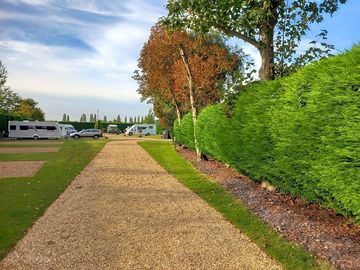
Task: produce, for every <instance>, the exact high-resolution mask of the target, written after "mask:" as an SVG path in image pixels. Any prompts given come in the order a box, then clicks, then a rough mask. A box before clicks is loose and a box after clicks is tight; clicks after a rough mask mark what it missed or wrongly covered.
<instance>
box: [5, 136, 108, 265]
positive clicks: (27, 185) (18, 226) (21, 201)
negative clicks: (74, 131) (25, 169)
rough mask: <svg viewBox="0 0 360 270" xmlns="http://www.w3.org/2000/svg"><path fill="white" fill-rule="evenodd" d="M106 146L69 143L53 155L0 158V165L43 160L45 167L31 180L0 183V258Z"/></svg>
mask: <svg viewBox="0 0 360 270" xmlns="http://www.w3.org/2000/svg"><path fill="white" fill-rule="evenodd" d="M106 142H107V140H76V141H74V140H71V141H70V140H69V141H66V142H65V143H64V144H62V145H59V147H60V150H59V152H57V153H26V154H2V155H1V158H0V160H1V161H13V160H45V161H46V163H45V164H44V165H43V167H42V168H41V169H40V170H39V172H38V173H37V174H36V175H35V176H34V177H18V178H2V179H0V258H2V257H4V256H5V255H6V253H7V252H8V251H9V250H10V248H11V247H12V246H13V245H14V244H15V243H16V241H17V240H19V239H20V238H21V237H22V236H23V234H24V232H25V231H26V229H27V228H29V227H30V226H31V225H32V224H33V223H34V221H35V220H36V219H38V218H39V217H40V216H41V215H42V214H43V213H44V211H45V210H46V209H47V208H48V207H49V206H50V205H51V203H52V202H53V201H54V200H55V199H56V198H57V197H58V196H59V195H60V194H61V193H62V192H63V191H64V190H65V188H66V187H67V186H68V185H69V184H70V183H71V181H72V180H73V179H74V178H75V177H76V176H77V175H78V174H79V173H80V172H81V171H82V170H83V168H84V167H85V166H86V165H87V164H88V163H89V162H90V161H91V160H92V158H93V157H94V156H95V155H96V154H97V153H98V152H99V151H100V150H101V149H102V147H103V146H104V145H105V144H106ZM36 146H37V145H35V147H36ZM19 147H21V145H19Z"/></svg>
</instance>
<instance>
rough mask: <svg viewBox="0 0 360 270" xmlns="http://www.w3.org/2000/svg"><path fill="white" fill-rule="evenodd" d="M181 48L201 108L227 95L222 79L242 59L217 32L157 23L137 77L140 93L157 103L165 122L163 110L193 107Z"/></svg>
mask: <svg viewBox="0 0 360 270" xmlns="http://www.w3.org/2000/svg"><path fill="white" fill-rule="evenodd" d="M180 49H182V51H183V52H184V56H185V57H186V59H187V61H188V64H189V68H190V72H191V76H192V78H191V79H192V83H193V90H194V101H195V106H196V108H197V110H198V109H200V108H202V107H204V106H206V105H209V104H214V103H216V102H218V101H219V100H220V99H221V98H222V97H223V87H222V82H223V81H224V79H225V78H226V75H227V74H228V73H229V72H232V71H234V70H236V69H237V67H238V64H239V61H240V60H239V57H238V56H237V55H236V54H233V53H231V52H230V51H229V50H228V48H227V47H226V46H225V44H224V43H223V41H222V40H221V38H219V37H218V36H216V35H207V36H194V35H193V34H191V33H188V32H186V31H179V32H173V33H170V32H168V31H167V30H166V29H165V28H164V27H163V26H161V25H160V24H156V25H155V26H154V27H153V28H152V30H151V35H150V37H149V40H148V41H147V42H146V43H145V45H144V47H143V49H142V51H141V55H140V58H139V61H138V67H139V70H137V71H136V72H135V76H134V78H135V79H136V80H137V82H138V84H139V88H138V93H139V94H140V95H141V96H142V99H143V100H147V101H149V102H151V103H153V104H154V111H155V113H156V116H157V117H159V118H160V120H162V121H163V122H166V121H164V119H161V117H164V115H162V114H166V113H165V112H164V111H167V112H169V107H171V108H172V111H173V112H175V113H176V114H177V118H179V117H181V116H182V115H183V114H184V113H186V112H188V111H189V110H190V109H191V104H190V92H189V85H188V79H189V78H188V76H187V72H186V67H185V66H184V62H183V60H182V58H181V55H180Z"/></svg>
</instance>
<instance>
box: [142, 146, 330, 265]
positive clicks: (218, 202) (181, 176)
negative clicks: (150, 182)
mask: <svg viewBox="0 0 360 270" xmlns="http://www.w3.org/2000/svg"><path fill="white" fill-rule="evenodd" d="M139 145H140V146H141V147H143V148H144V149H145V150H146V151H147V152H148V153H149V154H150V155H151V156H152V157H153V158H154V159H155V160H156V161H157V162H158V163H159V164H160V165H161V166H162V167H163V168H164V169H165V170H167V171H168V172H169V173H171V174H172V175H174V176H175V177H176V178H177V179H178V180H179V181H180V182H181V183H183V184H184V185H185V186H186V187H187V188H189V189H190V190H192V191H193V192H195V193H196V194H198V195H199V196H200V197H201V198H202V199H203V200H205V201H206V202H207V203H208V204H209V205H210V206H212V207H213V208H215V209H216V210H217V211H218V212H220V213H221V214H222V215H223V216H224V217H225V218H226V219H227V220H229V221H230V222H231V223H232V224H233V225H234V226H236V227H237V228H238V229H240V231H242V232H243V233H245V234H246V235H247V236H248V237H249V238H250V239H251V240H252V241H254V242H255V243H256V244H257V245H258V246H259V247H260V248H261V249H262V250H264V251H265V252H266V253H267V254H269V255H270V256H271V257H272V258H274V259H275V260H277V261H278V262H279V263H280V264H282V265H283V266H284V267H285V268H286V269H329V268H330V266H329V265H327V264H326V263H319V262H318V261H317V260H316V259H315V258H313V257H312V256H311V255H310V254H309V253H307V252H306V251H305V250H304V249H303V248H302V247H300V246H298V245H295V244H292V243H290V242H288V241H286V240H284V239H283V238H282V237H281V235H280V234H279V233H277V232H276V231H275V230H273V229H272V228H271V227H270V226H269V225H267V224H264V223H262V222H261V221H260V220H259V219H258V218H257V217H256V216H255V215H254V214H253V213H252V212H251V211H250V210H249V209H248V208H247V207H246V206H245V205H243V204H242V203H241V202H240V201H239V200H238V199H236V198H235V197H234V196H233V195H232V194H231V193H230V192H228V191H226V190H225V189H224V188H223V186H221V184H219V183H216V182H214V181H210V180H209V179H208V178H207V177H206V176H205V175H204V174H202V173H200V172H199V171H198V170H197V169H195V168H194V167H193V166H192V165H191V164H190V163H189V162H188V161H186V160H184V159H183V158H182V157H181V156H179V155H178V153H177V152H176V151H175V149H174V147H173V146H172V144H171V142H164V141H142V142H139Z"/></svg>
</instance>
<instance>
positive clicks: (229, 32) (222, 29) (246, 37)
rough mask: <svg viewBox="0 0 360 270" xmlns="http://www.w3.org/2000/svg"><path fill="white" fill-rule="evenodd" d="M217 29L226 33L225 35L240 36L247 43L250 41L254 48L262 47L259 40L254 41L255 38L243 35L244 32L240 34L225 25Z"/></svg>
mask: <svg viewBox="0 0 360 270" xmlns="http://www.w3.org/2000/svg"><path fill="white" fill-rule="evenodd" d="M219 29H220V30H221V31H222V32H223V33H224V34H226V35H227V36H230V37H237V38H240V39H242V40H243V41H245V42H247V43H250V44H251V45H253V46H254V47H255V48H257V49H259V50H260V49H261V48H262V45H261V43H260V42H259V41H256V40H255V39H253V38H251V37H249V36H247V35H244V34H241V33H239V32H236V31H232V30H229V29H226V28H225V27H219Z"/></svg>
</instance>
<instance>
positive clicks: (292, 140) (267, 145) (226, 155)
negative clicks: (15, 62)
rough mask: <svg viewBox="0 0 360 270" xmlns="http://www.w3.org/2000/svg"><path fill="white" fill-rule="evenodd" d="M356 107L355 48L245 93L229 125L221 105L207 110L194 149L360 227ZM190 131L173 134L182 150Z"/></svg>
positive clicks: (358, 59) (359, 60) (358, 66)
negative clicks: (351, 219) (347, 217)
mask: <svg viewBox="0 0 360 270" xmlns="http://www.w3.org/2000/svg"><path fill="white" fill-rule="evenodd" d="M359 104H360V46H356V47H354V48H353V49H352V50H351V51H350V52H347V53H345V54H342V55H339V56H336V57H333V58H329V59H326V60H323V61H320V62H317V63H314V64H312V65H309V66H307V67H305V68H303V69H302V70H300V71H299V72H297V73H296V74H294V75H292V76H290V77H287V78H284V79H280V80H276V81H272V82H261V83H257V84H254V85H250V86H248V87H247V88H246V89H245V90H244V91H243V92H241V93H240V95H239V97H238V100H237V102H236V105H235V108H234V110H233V114H232V117H231V118H230V119H229V118H228V117H227V116H226V114H225V110H224V108H223V106H225V105H215V106H211V107H208V108H206V109H204V110H203V111H202V112H201V113H200V115H199V118H198V124H197V126H196V128H197V132H198V134H199V138H198V139H199V146H200V149H201V151H202V152H203V153H205V154H207V155H210V156H212V157H214V158H216V159H218V160H220V161H223V162H226V163H228V164H230V165H231V166H233V167H234V168H236V169H238V170H239V171H241V172H243V173H246V174H247V175H249V176H250V177H252V178H253V179H254V180H259V181H264V180H266V181H269V182H270V183H271V184H273V185H275V186H276V187H277V188H278V189H279V190H281V191H283V192H286V193H290V194H292V195H296V196H301V197H303V198H306V199H307V200H309V201H314V202H319V203H321V204H323V205H324V206H327V207H332V208H335V209H336V210H337V211H338V212H339V213H343V214H345V215H351V216H354V217H355V218H356V219H357V220H358V221H360V196H359V194H360V132H359V131H360V108H359V107H360V105H359ZM186 117H187V116H186ZM190 120H191V118H190ZM191 128H192V126H191V125H181V127H178V128H177V129H176V131H175V135H176V136H177V137H178V134H181V135H180V138H186V139H184V140H182V142H181V143H183V144H185V145H188V144H192V145H193V142H192V141H191V138H192V137H191V134H192V130H191ZM189 140H190V141H189ZM190 148H192V147H190Z"/></svg>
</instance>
